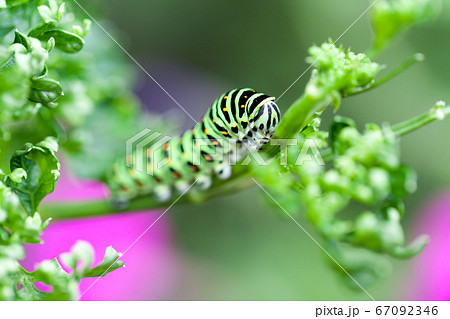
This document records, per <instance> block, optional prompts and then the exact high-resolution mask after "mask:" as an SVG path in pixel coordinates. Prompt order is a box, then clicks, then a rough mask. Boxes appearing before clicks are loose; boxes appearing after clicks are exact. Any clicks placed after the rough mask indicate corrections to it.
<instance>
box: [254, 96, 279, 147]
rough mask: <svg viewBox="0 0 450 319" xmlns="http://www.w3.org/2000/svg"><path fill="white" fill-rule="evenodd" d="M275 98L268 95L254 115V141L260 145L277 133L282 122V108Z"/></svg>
mask: <svg viewBox="0 0 450 319" xmlns="http://www.w3.org/2000/svg"><path fill="white" fill-rule="evenodd" d="M274 99H275V98H273V97H268V98H267V99H265V100H264V101H262V102H261V103H260V106H259V107H256V108H255V113H254V116H253V123H252V124H253V125H252V126H253V128H252V131H253V136H252V139H253V141H254V142H255V143H256V144H257V145H258V146H259V147H260V146H262V145H263V144H266V143H267V142H268V141H269V140H270V138H272V136H273V134H274V133H275V129H276V127H277V126H278V123H279V122H280V110H279V109H278V106H277V105H276V104H275V102H274V101H273V100H274Z"/></svg>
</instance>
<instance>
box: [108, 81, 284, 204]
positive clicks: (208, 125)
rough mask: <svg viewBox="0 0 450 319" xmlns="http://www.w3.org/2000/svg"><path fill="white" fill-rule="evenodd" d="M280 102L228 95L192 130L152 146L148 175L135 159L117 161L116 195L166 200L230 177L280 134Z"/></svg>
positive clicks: (238, 92)
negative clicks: (235, 168)
mask: <svg viewBox="0 0 450 319" xmlns="http://www.w3.org/2000/svg"><path fill="white" fill-rule="evenodd" d="M274 100H275V98H274V97H271V96H268V95H265V94H264V93H260V92H256V91H255V90H253V89H250V88H241V89H233V90H230V91H228V92H226V93H223V94H222V95H221V96H220V97H219V98H217V99H216V100H215V101H214V103H213V104H212V106H211V107H210V108H209V109H208V111H207V112H206V114H205V115H204V116H203V118H202V119H201V121H200V122H198V123H197V124H196V125H195V126H194V127H193V128H192V129H191V130H188V131H186V132H185V133H183V134H182V135H181V136H180V137H173V138H171V139H170V140H168V141H167V142H165V143H163V144H162V145H158V147H156V145H157V144H158V143H155V144H153V145H151V146H150V147H149V148H148V149H147V150H146V152H145V154H144V155H143V157H144V160H143V161H144V162H145V163H146V170H145V171H139V170H138V169H136V168H135V167H134V166H133V165H132V158H127V160H126V162H127V163H123V162H116V163H115V164H114V165H113V166H112V168H111V171H110V174H109V176H108V178H107V183H108V186H109V188H110V190H111V193H112V195H113V197H114V198H115V199H117V200H121V201H126V200H129V199H130V198H133V197H136V196H139V195H147V194H153V195H155V196H156V197H157V198H158V199H159V201H162V202H163V201H167V200H169V199H170V198H171V196H172V193H173V191H174V190H176V191H178V192H179V193H184V192H186V191H187V190H188V189H189V188H190V187H191V185H192V183H193V182H194V181H196V185H195V187H198V188H200V189H207V188H209V187H210V186H211V183H212V177H213V175H216V176H218V177H219V178H220V179H227V178H229V177H230V176H231V173H232V170H231V166H232V165H233V164H235V163H236V162H237V161H239V160H241V159H242V158H244V156H246V155H247V154H248V153H249V152H250V151H252V150H259V149H261V148H262V146H263V145H264V144H266V143H268V142H269V141H270V139H271V138H272V136H273V135H274V133H275V128H276V127H277V125H278V123H279V122H280V119H281V115H280V110H279V109H278V106H277V105H276V104H275V102H274ZM149 172H151V173H149Z"/></svg>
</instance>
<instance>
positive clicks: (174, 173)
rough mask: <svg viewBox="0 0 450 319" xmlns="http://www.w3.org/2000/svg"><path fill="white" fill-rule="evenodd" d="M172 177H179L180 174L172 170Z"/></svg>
mask: <svg viewBox="0 0 450 319" xmlns="http://www.w3.org/2000/svg"><path fill="white" fill-rule="evenodd" d="M173 177H175V178H180V177H181V175H180V173H178V172H173Z"/></svg>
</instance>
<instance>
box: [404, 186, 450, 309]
mask: <svg viewBox="0 0 450 319" xmlns="http://www.w3.org/2000/svg"><path fill="white" fill-rule="evenodd" d="M415 229H417V233H421V234H428V235H430V237H431V241H430V243H429V244H428V245H427V246H426V247H425V249H424V251H423V253H422V254H421V255H420V256H419V257H417V258H416V259H415V260H414V269H413V273H412V276H411V283H410V287H408V288H409V289H408V290H409V291H408V292H406V295H407V296H406V298H407V299H412V300H450V191H447V192H446V193H443V194H442V195H440V196H437V197H436V198H435V199H434V200H432V201H431V202H430V203H428V204H427V205H426V206H425V207H424V208H423V209H422V210H421V213H420V214H419V218H418V220H417V223H416V226H415Z"/></svg>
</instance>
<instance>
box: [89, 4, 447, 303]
mask: <svg viewBox="0 0 450 319" xmlns="http://www.w3.org/2000/svg"><path fill="white" fill-rule="evenodd" d="M370 3H371V2H369V1H361V0H342V1H333V0H316V1H294V0H280V1H276V2H275V1H256V0H247V1H235V0H232V1H199V0H191V1H162V0H153V1H137V0H129V1H118V0H109V1H101V2H96V3H88V2H87V1H80V4H81V5H82V6H85V7H86V8H87V10H88V11H90V12H92V13H93V14H94V17H95V18H96V17H97V15H98V17H103V18H105V19H106V20H109V21H111V22H112V24H106V25H105V28H106V29H107V30H110V31H112V34H115V35H116V36H117V39H118V41H119V42H120V44H121V45H123V46H124V47H125V48H127V50H128V51H129V53H130V54H131V55H132V56H133V57H134V58H135V59H136V60H137V61H139V63H140V64H141V65H142V66H143V67H144V68H145V69H146V70H147V71H148V72H149V73H150V74H151V75H152V76H153V77H154V78H155V79H157V81H158V82H159V83H160V84H161V85H162V86H163V87H164V88H165V89H166V90H167V91H168V92H170V94H171V95H172V96H173V97H174V98H175V99H176V100H177V101H179V102H180V104H181V105H183V106H184V107H185V108H186V109H187V110H188V111H189V112H190V113H191V114H192V115H193V116H194V117H195V118H199V117H200V116H201V115H202V114H203V113H204V111H205V110H206V109H207V108H208V107H209V105H210V104H211V102H212V101H213V100H214V98H215V97H216V96H218V95H219V94H220V93H222V92H224V91H226V90H228V89H231V88H234V87H246V86H249V87H253V88H255V89H257V90H260V91H263V92H266V93H268V94H272V95H274V96H279V95H280V94H281V93H282V92H283V91H284V90H286V89H287V88H288V87H289V86H290V85H291V83H292V82H293V81H294V80H295V79H297V78H298V77H299V76H300V74H301V73H302V72H303V71H304V70H305V69H306V68H307V67H308V65H307V64H306V63H305V57H306V56H307V49H308V47H309V46H311V45H312V44H320V43H322V42H324V41H327V40H328V39H329V38H331V39H336V38H338V37H339V36H340V35H341V34H342V32H344V30H345V29H347V27H348V26H349V25H350V24H351V23H353V22H354V21H355V19H356V18H358V17H359V16H360V14H361V13H362V12H363V11H364V10H366V9H367V7H368V6H369V5H370ZM102 21H103V19H99V22H100V23H101V24H103V22H102ZM105 37H107V35H106V34H105ZM87 41H88V42H89V40H88V39H87ZM371 41H372V33H371V29H370V22H369V15H367V14H366V15H365V16H363V17H362V18H361V19H360V20H359V21H358V22H357V23H356V24H355V25H354V26H353V27H352V28H351V29H350V30H349V31H348V32H347V33H346V34H345V35H344V36H343V37H342V38H341V39H340V40H339V42H338V44H342V45H344V47H346V48H351V49H352V50H353V51H355V52H363V51H366V50H367V49H368V48H369V47H370V45H371ZM416 52H422V53H424V54H425V56H426V60H425V61H424V62H423V63H421V64H419V65H416V66H414V67H413V68H412V69H410V70H408V71H406V72H405V73H403V74H401V75H400V76H399V77H397V78H395V79H394V80H392V81H391V82H390V83H388V84H387V85H384V86H382V87H380V88H378V89H376V90H374V91H372V92H370V93H367V94H363V95H360V96H356V97H353V98H349V99H345V100H344V101H343V104H342V106H341V109H340V110H339V112H340V114H341V115H344V116H349V117H352V118H354V119H355V120H356V121H357V123H358V125H359V126H360V127H363V125H364V124H365V123H368V122H374V123H378V124H381V123H383V122H386V121H388V122H390V123H396V122H399V121H401V120H404V119H407V118H410V117H412V116H415V115H417V114H419V113H421V112H423V111H425V110H427V109H428V108H429V107H431V106H432V105H433V103H434V102H435V101H437V100H439V99H442V100H446V101H447V102H449V101H450V89H449V82H450V81H449V80H450V61H449V58H450V54H449V53H450V4H449V2H448V1H444V6H443V10H442V13H441V15H440V17H439V19H438V20H436V21H434V22H433V23H431V24H428V25H424V26H420V27H416V28H414V29H413V30H410V32H408V33H407V34H405V35H404V36H403V37H401V38H397V41H395V42H394V43H393V45H391V46H390V47H389V48H388V49H387V50H386V51H385V52H383V54H382V55H381V56H380V57H379V58H378V59H377V62H380V63H383V64H386V66H387V68H388V69H389V68H393V67H394V66H396V65H398V64H400V63H401V62H402V61H403V60H404V59H406V58H407V57H409V56H410V55H412V54H414V53H416ZM130 63H131V61H130ZM136 69H137V71H136V72H137V74H138V77H139V80H138V81H137V85H136V92H137V93H138V94H139V95H140V96H141V97H142V99H143V103H144V104H145V105H146V107H147V108H148V109H149V110H156V111H159V112H172V113H173V114H174V115H179V116H180V117H181V118H184V127H190V126H191V125H192V124H193V123H191V121H192V120H191V119H190V118H188V117H187V116H185V115H184V113H182V111H180V110H179V109H178V107H177V106H176V104H175V103H174V102H173V101H172V100H171V99H170V98H169V97H168V96H167V95H166V94H165V93H164V92H163V91H162V90H161V89H160V88H159V87H158V86H157V85H156V84H155V83H154V82H153V81H152V80H151V79H149V78H148V77H147V76H146V75H145V73H144V72H142V71H141V70H139V69H138V67H137V66H136ZM308 78H309V73H307V74H306V75H305V76H303V77H302V78H301V79H300V80H299V81H298V82H297V83H296V84H295V85H294V86H293V87H292V88H291V89H290V90H289V91H288V92H287V93H286V94H285V95H284V96H283V97H282V98H281V99H280V100H279V101H278V105H279V106H280V108H281V109H282V110H285V109H286V108H287V107H288V106H289V105H290V103H292V102H293V101H294V99H296V98H297V97H298V96H299V95H300V94H301V92H302V90H303V88H304V84H305V83H306V81H307V80H308ZM332 116H333V113H332V110H331V109H329V110H327V112H326V114H325V115H324V122H323V127H327V125H328V124H329V123H330V121H331V119H332ZM449 130H450V122H449V121H443V122H440V123H435V124H433V125H432V126H429V127H426V128H423V129H421V130H420V131H418V132H414V133H412V134H410V135H408V136H406V137H404V138H403V139H402V141H401V148H402V154H403V155H402V159H403V161H404V162H405V163H407V164H409V165H411V166H412V167H413V168H414V169H415V170H416V171H417V173H418V176H419V179H418V183H419V188H418V190H417V192H416V193H415V195H414V196H411V197H410V198H409V199H408V200H407V207H406V211H407V216H406V217H405V220H404V223H405V224H406V225H407V228H408V227H410V228H411V227H412V225H413V224H414V221H415V219H416V218H417V215H418V214H419V213H424V212H421V211H420V207H421V205H423V203H424V202H425V201H427V200H430V199H431V198H432V197H433V196H434V195H435V194H436V193H438V192H441V191H442V190H443V189H445V188H446V187H447V188H448V187H449V180H450V168H449V165H448V162H449V158H450V139H448V137H449ZM170 219H171V221H172V225H173V226H172V227H173V234H174V236H175V242H176V245H177V246H178V247H179V250H180V253H181V254H182V255H183V259H184V260H185V263H184V268H183V270H182V272H183V273H182V275H181V276H180V278H182V279H181V281H180V282H178V283H177V285H176V286H174V287H173V288H172V289H171V292H170V294H169V295H167V296H166V299H232V300H239V299H245V300H252V299H276V300H280V299H283V300H291V299H300V300H327V299H334V300H346V299H354V300H358V299H361V300H367V299H368V297H367V296H366V295H365V294H364V293H363V292H361V291H359V290H351V289H349V288H348V287H347V286H346V284H345V282H344V280H343V279H342V278H341V277H340V276H338V275H337V274H336V273H335V272H333V271H331V267H330V264H329V259H328V257H327V256H326V255H325V254H324V253H323V252H322V251H321V250H320V248H319V247H317V246H316V245H315V244H314V243H313V242H312V241H311V239H310V238H308V237H307V236H306V235H305V234H304V233H303V232H302V231H301V229H299V228H298V227H297V226H296V225H295V224H294V223H293V222H292V221H291V220H287V219H283V218H280V217H279V216H277V215H276V214H275V213H274V212H273V211H271V209H270V208H269V207H268V206H267V205H265V203H264V201H263V199H262V195H261V194H260V192H259V191H258V190H257V189H255V188H254V189H250V190H248V191H245V192H242V193H239V194H236V195H232V196H227V197H223V198H219V199H216V200H214V201H211V202H208V203H205V204H202V205H198V206H192V205H189V206H188V205H185V206H179V207H175V208H173V209H172V210H171V212H170ZM300 222H301V223H302V224H303V225H304V226H305V227H306V228H307V229H309V228H310V227H308V224H307V221H306V220H305V219H300ZM419 230H420V228H419ZM407 233H409V234H410V235H411V236H412V234H411V233H410V232H408V231H407ZM312 234H313V235H314V232H312ZM412 264H413V262H411V261H395V262H393V272H392V274H391V275H390V276H389V277H387V278H384V279H383V280H381V281H379V282H378V283H377V284H376V285H375V286H374V287H371V288H370V289H369V291H370V293H371V294H372V295H373V296H374V297H375V299H378V300H385V299H399V298H403V296H405V289H406V288H405V286H406V285H407V286H408V287H409V288H408V289H416V288H417V287H415V286H414V283H411V280H410V278H409V277H410V276H411V273H410V270H411V267H412Z"/></svg>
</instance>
